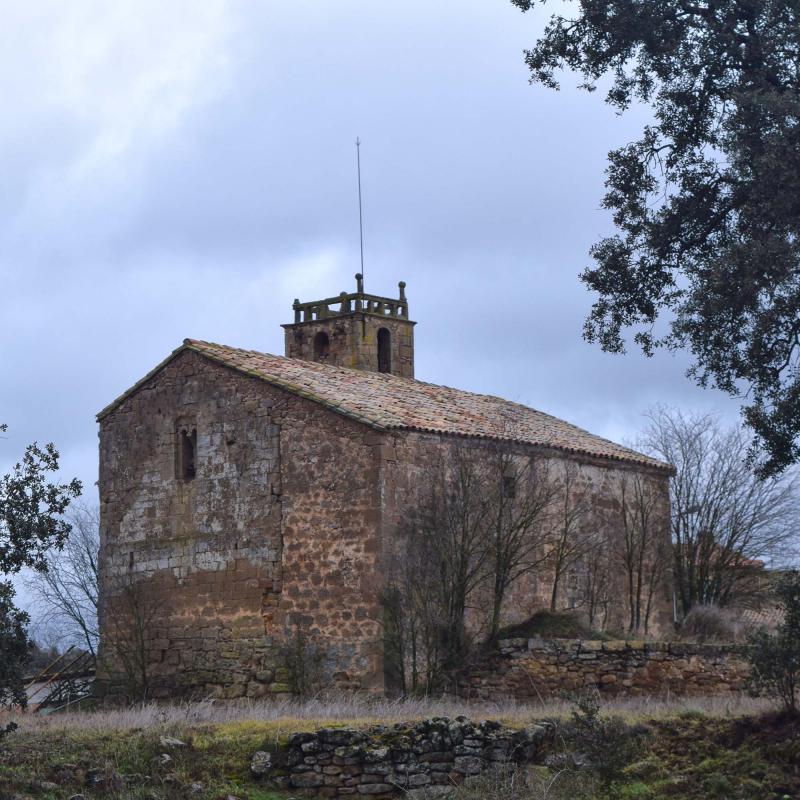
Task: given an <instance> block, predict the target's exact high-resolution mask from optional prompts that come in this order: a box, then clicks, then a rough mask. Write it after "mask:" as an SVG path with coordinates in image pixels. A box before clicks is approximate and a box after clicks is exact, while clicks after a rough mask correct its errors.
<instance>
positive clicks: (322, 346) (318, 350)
mask: <svg viewBox="0 0 800 800" xmlns="http://www.w3.org/2000/svg"><path fill="white" fill-rule="evenodd" d="M330 350H331V340H330V339H329V338H328V334H327V333H325V331H320V332H319V333H318V334H317V335H316V336H315V337H314V361H325V360H327V358H328V354H329V353H330Z"/></svg>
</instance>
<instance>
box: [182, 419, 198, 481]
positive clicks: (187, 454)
mask: <svg viewBox="0 0 800 800" xmlns="http://www.w3.org/2000/svg"><path fill="white" fill-rule="evenodd" d="M179 436H180V441H179V443H178V444H179V450H178V476H179V477H180V478H182V479H183V480H185V481H190V480H192V479H193V478H194V476H195V475H196V474H197V463H196V461H197V430H196V429H195V428H192V429H191V430H189V429H187V428H181V431H180V434H179Z"/></svg>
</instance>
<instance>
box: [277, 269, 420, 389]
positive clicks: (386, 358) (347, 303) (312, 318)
mask: <svg viewBox="0 0 800 800" xmlns="http://www.w3.org/2000/svg"><path fill="white" fill-rule="evenodd" d="M399 287H400V296H399V298H397V299H396V300H395V299H393V298H389V297H378V296H377V295H372V294H365V293H364V278H363V276H362V275H361V274H360V273H357V274H356V291H355V292H351V293H348V292H342V293H341V294H340V295H339V296H338V297H329V298H327V299H326V300H314V301H312V302H310V303H301V302H300V301H299V300H295V301H294V305H293V306H292V307H293V309H294V322H293V323H290V324H286V325H283V326H282V327H283V329H284V331H285V337H286V356H287V357H288V358H302V359H305V360H306V361H318V362H320V363H322V364H334V365H336V366H339V367H351V368H352V369H365V370H369V371H371V372H387V373H390V374H391V375H399V376H400V377H402V378H413V377H414V325H416V322H412V321H411V320H410V319H409V318H408V301H407V300H406V284H405V282H404V281H400V283H399Z"/></svg>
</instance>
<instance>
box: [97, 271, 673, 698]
mask: <svg viewBox="0 0 800 800" xmlns="http://www.w3.org/2000/svg"><path fill="white" fill-rule="evenodd" d="M362 288H363V287H362V286H361V285H359V289H360V290H361V289H362ZM340 301H341V310H340V311H336V310H331V309H330V308H328V305H327V304H328V303H329V301H320V302H319V303H312V304H300V306H299V308H298V305H297V304H296V306H295V309H296V311H297V312H298V314H299V316H300V319H299V320H298V321H297V322H295V323H294V324H293V325H290V326H287V355H289V356H292V355H295V356H297V357H296V358H295V357H290V358H280V357H276V356H269V355H266V354H262V353H256V352H254V351H244V350H237V349H234V348H226V347H224V346H221V345H212V344H209V343H204V342H197V341H193V340H187V341H186V342H185V343H184V345H183V346H182V347H180V348H178V350H176V351H175V352H174V353H173V354H172V355H171V356H170V357H169V358H167V359H166V360H165V361H164V362H163V363H162V364H160V365H159V366H158V367H156V369H154V370H153V371H152V372H151V373H150V374H149V375H147V376H146V377H145V378H143V379H142V380H141V381H139V382H138V383H137V384H136V385H135V386H134V387H132V388H131V389H130V390H129V391H128V392H126V393H125V394H124V395H122V396H121V397H120V398H119V399H118V400H117V401H115V402H114V403H112V404H111V405H110V406H109V407H108V408H106V409H105V410H104V411H102V412H101V413H100V415H99V420H100V480H99V489H100V503H101V549H100V562H99V567H100V589H101V598H100V624H101V659H100V660H101V667H100V669H101V675H100V678H101V680H100V681H99V684H100V686H101V687H103V689H104V690H105V691H106V692H108V693H112V694H113V693H114V692H119V691H122V690H123V686H124V684H125V680H124V672H125V664H124V663H122V662H124V660H125V659H124V658H122V656H121V655H120V653H121V646H120V642H121V637H122V636H123V635H129V636H132V635H133V634H132V633H131V631H132V630H134V631H135V630H136V629H137V624H138V628H140V629H141V630H140V633H141V636H139V640H140V641H139V644H140V645H141V646H140V647H139V650H140V651H146V654H145V658H144V661H145V662H146V663H143V664H135V665H134V666H135V667H136V669H138V670H139V671H140V672H145V673H146V681H147V683H148V694H149V696H155V697H166V696H174V695H180V694H187V693H194V694H197V695H207V694H209V693H212V694H215V695H217V696H222V697H241V696H249V697H259V696H265V695H269V694H276V693H278V694H282V693H285V692H287V691H289V689H290V686H289V685H288V684H287V675H286V673H285V670H282V668H281V665H280V658H279V657H278V649H279V647H280V646H282V645H283V644H284V643H285V642H286V641H287V639H291V637H292V636H294V635H296V634H297V633H298V632H300V633H302V635H303V637H307V638H308V640H310V641H312V642H315V643H318V644H319V645H320V646H321V647H322V648H323V649H324V652H325V664H324V667H325V671H326V673H327V674H328V676H329V677H331V678H332V679H333V680H334V681H335V682H336V683H337V684H338V685H339V686H342V687H348V688H352V689H362V690H367V691H376V692H377V691H383V690H384V688H385V684H384V663H383V660H384V656H383V627H382V613H383V612H382V608H381V604H380V595H381V591H382V589H383V588H384V585H385V581H386V578H387V571H388V569H389V566H390V564H391V563H392V562H393V560H395V559H396V558H397V557H398V555H400V556H402V537H401V536H399V531H401V530H402V526H403V522H404V519H405V517H406V516H407V513H408V510H409V509H410V508H413V507H414V505H415V504H417V503H419V502H420V500H421V498H422V496H423V491H424V490H425V488H426V487H427V485H428V484H429V481H430V468H431V465H432V464H434V463H435V462H437V461H438V460H441V459H442V458H446V457H447V456H448V453H450V452H451V451H452V449H453V448H454V447H455V446H456V445H458V446H459V447H463V448H467V449H468V450H469V451H470V453H471V454H472V457H474V458H476V459H481V458H484V457H488V454H489V453H490V450H491V448H492V447H493V446H494V445H493V443H495V442H496V441H497V440H498V439H501V438H503V437H505V438H506V439H508V440H509V441H510V444H511V445H513V448H514V452H515V458H518V459H521V460H525V459H531V458H536V459H539V460H541V461H542V462H543V463H547V464H549V465H550V468H551V469H553V470H556V469H558V468H559V467H560V465H562V464H564V463H574V464H578V465H580V469H581V475H582V480H583V481H584V484H585V490H586V491H587V492H588V493H589V494H590V495H591V497H592V503H593V506H592V508H593V513H595V514H596V515H597V520H598V521H597V524H598V525H601V523H602V518H603V515H604V514H607V512H609V510H611V511H614V510H615V509H618V506H619V502H620V501H619V487H620V485H621V482H622V481H623V480H624V479H625V478H626V476H627V477H630V476H641V477H643V478H644V479H645V480H646V481H648V483H649V484H650V485H651V486H652V488H653V491H654V493H655V495H656V496H657V500H658V502H657V504H656V506H657V509H656V511H657V516H658V519H660V520H661V521H660V522H659V523H658V526H659V535H663V536H666V535H667V527H666V519H667V516H668V499H667V498H668V494H667V477H668V475H669V467H668V466H667V465H664V464H660V463H658V462H655V461H653V460H652V459H648V458H647V457H646V456H641V455H640V454H636V453H634V452H633V451H629V450H626V449H625V448H621V447H619V446H618V445H613V444H612V443H610V442H607V441H605V440H602V439H597V438H596V437H592V436H591V435H590V434H588V433H586V432H585V431H581V430H580V429H577V428H574V427H573V426H569V425H568V424H567V423H563V422H561V421H559V420H556V419H554V418H552V417H548V416H547V415H542V414H540V413H539V412H535V411H533V410H531V409H526V408H525V407H523V406H518V405H515V404H510V403H506V402H505V401H502V400H499V399H498V398H492V397H487V396H481V395H470V394H468V393H464V392H458V391H457V390H453V389H447V388H445V387H436V386H433V385H430V384H423V383H420V382H417V381H414V380H411V379H410V378H409V377H404V376H410V375H413V341H412V339H411V335H412V330H413V328H412V326H413V323H411V322H409V321H408V307H407V303H406V300H405V295H404V292H403V286H402V285H401V296H400V299H399V300H390V299H387V298H374V297H372V296H369V295H364V294H363V292H361V291H359V293H357V294H356V295H353V296H349V299H348V296H346V295H344V294H343V295H342V296H340ZM331 302H332V301H331ZM347 304H349V305H347ZM305 306H308V309H306V308H305ZM323 306H324V308H325V309H326V310H321V309H322V308H323ZM304 316H305V318H304ZM340 325H344V326H345V328H344V330H345V333H344V334H343V335H342V336H341V337H340V340H339V344H337V336H338V335H339V334H338V333H337V331H338V326H340ZM347 326H351V328H352V331H355V332H356V333H358V338H357V340H356V339H355V338H353V337H351V336H350V334H348V333H347V330H350V329H351V328H348V327H347ZM322 328H324V332H326V333H327V334H328V335H329V337H328V342H327V346H328V350H327V358H324V359H319V358H314V352H313V349H312V350H311V351H309V350H308V347H312V348H313V346H314V344H313V340H314V336H316V333H319V332H320V330H322ZM383 328H387V329H388V330H389V331H390V337H389V339H386V338H385V337H384V342H388V343H389V344H388V345H387V346H388V347H390V348H394V349H390V350H389V351H387V352H388V355H387V353H383V355H381V354H380V353H379V352H378V349H377V347H378V344H377V341H373V338H370V336H372V334H370V333H369V332H370V331H373V332H377V331H378V330H380V329H383ZM312 334H313V335H312ZM353 336H355V334H353ZM375 336H377V333H375ZM340 345H341V347H340ZM295 346H298V347H300V351H298V352H295V351H294V350H293V349H292V348H293V347H295ZM304 348H305V349H304ZM337 348H340V349H338V350H337ZM362 351H363V352H367V351H369V359H366V358H361V356H359V355H358V354H359V353H362ZM353 359H355V360H354V361H353ZM370 359H371V360H370ZM387 359H388V360H387ZM315 362H316V363H315ZM351 362H352V363H353V364H355V365H356V366H360V367H361V369H359V370H354V369H342V368H341V365H342V364H351ZM337 365H339V366H337ZM380 372H386V373H387V374H377V373H380ZM546 604H547V597H546V591H545V588H544V584H542V585H537V584H536V582H535V581H532V579H530V580H523V581H519V582H518V583H517V584H516V585H515V586H514V589H513V592H512V595H511V597H510V598H509V603H508V609H507V613H506V619H505V620H504V621H505V622H509V623H512V622H518V621H521V620H522V619H525V618H526V617H528V616H529V615H530V614H531V613H532V612H533V611H534V610H536V609H538V608H541V607H542V606H543V605H546ZM614 613H616V614H617V616H618V617H619V619H620V620H621V619H622V616H621V615H622V613H623V612H622V610H621V606H620V608H619V609H617V610H615V612H614ZM668 619H669V601H668V597H667V593H666V589H665V588H664V587H663V586H659V588H658V592H657V598H656V602H655V607H654V610H653V617H652V629H653V630H658V628H659V626H662V627H663V626H666V625H667V624H668ZM136 620H138V623H137V622H136ZM480 625H481V620H480V619H479V618H478V617H476V618H475V619H474V620H473V627H474V628H475V630H476V632H479V631H480ZM121 631H122V632H123V633H121ZM134 649H135V648H134ZM134 656H135V653H134ZM134 660H135V659H134ZM128 669H130V664H129V665H128Z"/></svg>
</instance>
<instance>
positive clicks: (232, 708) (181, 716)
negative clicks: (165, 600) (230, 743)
mask: <svg viewBox="0 0 800 800" xmlns="http://www.w3.org/2000/svg"><path fill="white" fill-rule="evenodd" d="M573 707H574V704H573V703H572V702H571V701H569V700H554V701H551V702H546V703H539V704H521V703H515V702H507V703H469V702H466V701H461V700H446V699H445V700H441V699H416V700H396V701H391V700H384V699H375V698H368V697H363V696H361V697H359V696H350V697H341V698H320V699H315V700H308V701H305V702H293V701H274V702H273V701H252V702H223V701H213V700H206V701H199V702H191V703H180V704H175V705H157V704H155V703H151V704H146V705H140V706H134V707H132V708H126V709H110V710H99V711H67V712H61V713H58V714H32V713H25V714H15V715H12V716H11V717H10V718H11V719H14V720H15V721H16V722H17V723H18V725H19V728H20V732H21V733H26V732H27V733H47V732H51V731H52V732H55V731H60V730H74V731H86V732H102V731H125V730H143V729H149V728H158V727H161V728H165V729H166V728H168V729H171V730H176V729H183V728H191V727H194V726H198V725H206V724H215V725H231V726H232V727H234V726H235V727H241V726H246V724H248V723H252V724H254V725H256V726H258V725H263V724H265V723H266V724H267V725H268V726H269V727H272V726H274V727H276V728H280V729H282V730H289V729H292V730H307V729H313V728H317V727H322V726H326V725H353V726H359V727H362V726H367V725H373V724H392V723H395V722H407V721H413V720H418V719H424V718H428V717H437V716H441V717H455V716H459V715H463V716H466V717H470V718H471V719H495V720H499V721H501V722H503V723H505V724H507V725H509V726H511V727H519V726H522V725H525V724H528V723H530V722H532V721H534V720H537V719H543V718H547V717H564V716H567V715H568V714H569V713H570V712H571V710H572V708H573ZM772 707H773V704H772V703H771V702H770V701H767V700H763V699H757V698H751V697H748V696H747V695H744V694H733V693H731V694H729V695H724V696H709V697H689V698H679V697H673V698H654V697H639V698H625V699H620V700H610V701H608V702H607V703H605V704H604V706H603V711H605V712H606V713H609V714H616V715H619V716H621V717H623V718H624V719H625V720H627V721H629V722H635V721H642V720H646V719H663V718H666V717H674V716H676V715H678V714H683V713H687V712H689V713H692V712H693V713H702V714H704V715H706V716H711V717H722V718H724V717H736V716H744V715H751V714H759V713H762V712H764V711H767V710H769V709H771V708H772ZM7 718H8V717H7ZM0 722H2V719H1V718H0Z"/></svg>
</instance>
